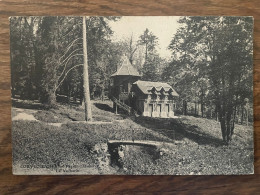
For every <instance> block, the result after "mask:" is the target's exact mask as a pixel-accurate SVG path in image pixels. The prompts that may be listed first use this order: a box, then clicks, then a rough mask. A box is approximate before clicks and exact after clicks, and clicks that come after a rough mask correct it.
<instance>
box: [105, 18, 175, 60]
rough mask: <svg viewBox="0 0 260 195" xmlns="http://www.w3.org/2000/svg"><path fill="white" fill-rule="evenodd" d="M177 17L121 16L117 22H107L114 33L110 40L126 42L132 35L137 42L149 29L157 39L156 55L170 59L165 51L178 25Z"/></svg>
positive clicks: (169, 53)
mask: <svg viewBox="0 0 260 195" xmlns="http://www.w3.org/2000/svg"><path fill="white" fill-rule="evenodd" d="M178 19H179V17H177V16H123V17H122V18H121V19H120V20H119V21H116V22H109V25H110V27H111V29H112V30H113V31H114V35H113V37H112V40H114V41H119V40H127V39H129V38H130V37H131V35H132V34H133V40H134V41H137V40H138V39H139V36H140V35H141V34H142V33H143V32H144V31H145V29H146V28H148V29H149V31H150V32H152V33H153V34H154V35H155V36H157V37H158V44H159V45H158V48H157V50H158V53H159V54H160V56H161V57H164V58H170V57H171V52H170V51H169V50H168V49H167V47H168V46H169V44H170V42H171V40H172V38H173V36H174V34H175V33H176V31H177V29H178V27H179V24H178V22H177V21H178Z"/></svg>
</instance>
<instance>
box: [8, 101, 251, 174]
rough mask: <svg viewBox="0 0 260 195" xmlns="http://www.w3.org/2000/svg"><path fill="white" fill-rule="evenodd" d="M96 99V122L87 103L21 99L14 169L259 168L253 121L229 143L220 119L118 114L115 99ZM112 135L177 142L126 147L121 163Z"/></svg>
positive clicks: (227, 170) (151, 171)
mask: <svg viewBox="0 0 260 195" xmlns="http://www.w3.org/2000/svg"><path fill="white" fill-rule="evenodd" d="M92 104H93V106H92V108H93V109H92V110H93V118H94V122H92V123H86V122H84V121H83V120H84V110H83V108H81V107H78V106H68V105H57V108H55V109H53V108H51V109H48V108H46V109H42V108H41V110H39V109H37V108H39V105H36V106H35V104H34V103H32V102H30V101H18V100H17V101H16V102H15V103H14V106H16V107H13V109H12V118H13V124H12V125H13V128H12V137H13V158H14V160H15V161H14V162H19V164H18V163H17V164H14V173H16V174H21V172H19V171H18V168H19V167H20V168H23V169H22V170H23V171H25V172H27V173H30V174H39V171H40V173H42V174H123V173H124V174H199V175H200V174H243V173H246V172H252V173H253V169H252V168H250V167H253V166H251V164H250V163H251V162H253V161H252V158H253V129H252V128H251V127H246V126H241V125H237V126H236V127H235V134H234V137H233V141H232V143H231V144H230V145H229V146H223V145H222V140H221V131H220V127H219V123H218V122H216V121H214V120H209V119H205V118H195V117H191V116H181V117H180V118H177V119H151V118H148V117H137V118H133V117H131V118H129V117H127V116H125V115H124V114H121V115H115V114H114V113H113V112H112V108H111V106H112V104H111V102H110V101H105V102H92ZM25 118H26V119H27V120H23V119H25ZM108 139H113V140H120V139H124V140H129V139H134V140H152V141H162V142H168V143H172V144H173V146H167V145H163V146H162V147H161V148H156V149H151V148H149V147H139V146H138V147H136V146H127V147H123V148H122V153H123V156H122V158H121V159H119V160H120V166H115V165H113V166H111V163H110V154H108V152H107V146H106V142H107V140H108ZM248 169H250V170H248ZM19 170H21V169H19Z"/></svg>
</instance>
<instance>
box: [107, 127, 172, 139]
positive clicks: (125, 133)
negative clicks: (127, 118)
mask: <svg viewBox="0 0 260 195" xmlns="http://www.w3.org/2000/svg"><path fill="white" fill-rule="evenodd" d="M110 139H111V140H112V139H113V140H132V141H160V142H174V141H175V131H174V130H170V129H157V130H156V131H154V130H151V129H147V128H145V129H144V128H131V129H122V130H117V132H116V134H115V135H114V136H113V135H111V136H110Z"/></svg>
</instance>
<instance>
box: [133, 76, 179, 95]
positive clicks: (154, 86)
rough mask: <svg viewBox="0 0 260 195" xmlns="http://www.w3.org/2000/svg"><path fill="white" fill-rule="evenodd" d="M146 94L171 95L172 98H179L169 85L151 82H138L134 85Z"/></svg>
mask: <svg viewBox="0 0 260 195" xmlns="http://www.w3.org/2000/svg"><path fill="white" fill-rule="evenodd" d="M133 84H134V85H137V87H138V88H139V89H140V90H141V91H142V93H144V94H153V93H156V94H163V93H164V94H170V95H172V96H179V94H178V93H177V92H176V91H175V90H174V89H173V88H172V87H171V86H170V85H169V84H168V83H162V82H151V81H140V80H139V81H136V82H134V83H133Z"/></svg>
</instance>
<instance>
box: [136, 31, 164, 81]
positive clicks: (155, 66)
mask: <svg viewBox="0 0 260 195" xmlns="http://www.w3.org/2000/svg"><path fill="white" fill-rule="evenodd" d="M139 44H140V45H143V46H144V48H145V62H144V65H143V67H142V73H143V79H144V80H149V81H158V80H160V79H159V77H160V71H161V67H160V65H161V64H162V63H163V59H162V58H161V57H160V56H159V54H158V53H157V51H156V47H157V45H158V37H156V36H155V35H153V33H152V32H150V31H149V30H148V29H146V30H145V31H144V33H143V34H142V35H141V36H140V37H139Z"/></svg>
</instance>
